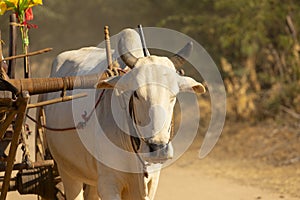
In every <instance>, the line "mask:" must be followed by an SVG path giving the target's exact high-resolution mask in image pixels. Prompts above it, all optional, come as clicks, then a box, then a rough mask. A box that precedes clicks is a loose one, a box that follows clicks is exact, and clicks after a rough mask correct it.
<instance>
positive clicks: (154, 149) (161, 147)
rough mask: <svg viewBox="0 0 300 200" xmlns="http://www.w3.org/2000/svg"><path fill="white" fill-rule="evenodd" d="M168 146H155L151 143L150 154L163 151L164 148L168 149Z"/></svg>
mask: <svg viewBox="0 0 300 200" xmlns="http://www.w3.org/2000/svg"><path fill="white" fill-rule="evenodd" d="M166 146H167V144H165V145H164V144H154V143H151V144H149V150H150V152H155V151H158V150H160V149H163V148H166Z"/></svg>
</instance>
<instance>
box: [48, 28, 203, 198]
mask: <svg viewBox="0 0 300 200" xmlns="http://www.w3.org/2000/svg"><path fill="white" fill-rule="evenodd" d="M120 38H121V39H120V42H119V45H120V44H121V46H125V47H126V49H132V48H134V49H137V48H138V49H140V50H138V51H135V52H133V54H134V55H133V54H131V53H129V52H128V53H125V54H124V55H123V56H121V58H122V60H123V61H124V63H125V64H126V65H127V66H129V67H130V68H132V70H131V71H129V72H128V73H127V74H125V75H124V76H122V78H120V77H114V78H111V79H109V80H108V81H107V82H106V84H100V85H98V86H99V87H106V88H114V87H116V88H117V89H116V90H106V91H105V93H104V95H103V97H102V99H101V102H100V104H99V106H98V107H97V109H96V116H97V118H98V119H97V120H98V121H97V122H98V123H99V124H100V126H101V128H102V130H103V131H100V130H93V131H89V130H91V127H92V128H93V124H91V125H87V126H89V128H87V129H82V131H81V132H79V133H77V132H76V131H66V132H61V133H57V132H52V131H47V134H46V135H47V141H48V145H49V148H50V151H51V153H52V155H53V157H54V159H55V160H56V162H57V165H58V170H59V173H60V175H61V177H62V180H63V184H64V187H65V192H66V196H67V199H69V200H71V199H83V189H82V186H83V183H85V184H87V185H89V187H88V189H89V192H88V195H89V196H88V197H87V199H97V198H98V197H97V194H98V195H99V197H100V198H101V199H102V200H121V199H128V200H139V199H141V200H146V199H147V200H149V199H153V198H154V194H155V191H156V188H157V184H158V178H159V173H160V171H159V170H158V171H150V172H149V176H148V177H146V175H145V173H144V171H143V170H140V171H137V169H144V166H143V164H142V162H141V160H143V161H145V162H147V163H148V165H149V166H148V168H149V167H151V165H155V163H163V162H165V161H166V160H167V159H170V158H171V157H172V154H173V152H172V146H171V143H170V142H169V140H170V131H171V130H170V126H171V121H172V114H173V108H174V104H175V101H176V94H177V93H178V92H180V91H187V90H190V91H192V90H193V91H195V92H197V93H203V92H204V91H205V89H204V87H203V86H202V85H201V84H200V83H198V82H196V81H195V80H193V79H191V78H189V77H183V76H179V75H178V74H177V73H176V69H175V66H174V64H173V63H176V64H182V59H180V57H179V56H175V57H174V58H173V60H172V61H173V62H172V61H171V60H170V59H168V58H166V57H157V56H150V57H143V53H142V50H141V44H140V42H139V36H138V35H137V33H136V32H135V31H134V30H131V29H126V30H124V31H123V32H122V34H121V36H120ZM119 49H121V50H120V51H122V52H124V49H123V50H122V48H120V47H119ZM104 52H105V51H104V50H103V49H99V48H84V49H80V50H75V51H69V52H65V53H62V54H60V55H59V56H58V57H57V58H56V60H55V61H54V65H53V68H52V72H51V76H53V77H55V76H59V77H62V76H70V75H77V74H80V75H83V74H88V73H95V72H97V71H99V66H100V68H101V63H102V69H103V67H106V66H105V63H106V62H105V53H104ZM181 53H184V52H181ZM136 57H138V58H136ZM119 80H120V81H119ZM118 81H119V82H120V84H119V83H117V82H118ZM116 83H117V84H116ZM156 83H157V84H156ZM75 92H76V91H75ZM128 94H129V95H128ZM57 95H58V94H48V95H45V96H44V98H45V97H46V98H48V99H49V98H53V97H55V96H57ZM126 95H127V96H126ZM126 97H127V100H124V99H126ZM128 97H129V98H128ZM113 98H115V99H117V101H113ZM76 101H77V103H76V110H79V113H83V111H84V110H85V108H86V107H90V108H92V107H93V105H88V106H86V105H85V104H86V102H85V99H84V98H83V99H80V100H76ZM118 102H119V103H120V104H123V103H124V102H125V103H124V105H114V106H115V107H118V108H119V110H118V111H117V112H119V114H120V116H122V119H123V121H124V122H125V123H128V124H127V127H128V131H129V132H131V134H132V135H136V136H138V137H139V139H133V140H132V137H131V136H130V135H129V134H127V133H124V131H122V130H121V129H120V128H119V126H120V124H117V123H116V122H115V121H114V118H113V112H112V107H111V104H118ZM122 102H123V103H122ZM128 102H130V103H128ZM123 117H125V118H126V119H125V120H124V118H123ZM131 117H132V118H133V120H132V118H131ZM46 118H47V125H48V126H50V127H57V128H64V127H70V126H74V125H75V124H74V116H73V114H72V104H71V103H70V102H68V103H60V104H56V105H52V106H48V107H47V108H46ZM122 119H121V120H122ZM133 121H134V122H133ZM92 123H95V121H94V122H92ZM121 126H122V125H121ZM125 126H126V125H125ZM95 127H96V126H94V129H95ZM92 132H95V133H96V134H102V135H105V137H107V138H109V140H110V141H112V142H113V143H114V144H115V145H116V146H118V147H119V148H122V149H124V150H125V151H127V152H132V154H133V155H134V156H133V157H130V159H128V157H124V156H123V155H119V154H117V153H114V150H113V149H110V148H107V145H106V143H105V144H104V143H103V141H99V144H98V145H97V148H98V149H99V150H100V151H101V152H104V153H103V154H106V155H105V156H106V157H109V156H111V157H112V160H113V162H114V161H116V162H117V163H118V164H117V165H119V166H120V169H121V170H118V169H114V168H112V167H110V165H108V166H107V163H103V162H100V161H99V160H98V159H96V158H95V157H94V156H93V155H92V154H91V151H90V150H89V149H88V148H87V147H86V146H85V145H84V144H83V143H82V140H81V139H80V136H79V134H84V135H90V134H91V135H92V134H94V133H92ZM101 142H102V143H101ZM136 151H138V152H142V153H144V154H141V156H138V154H135V153H136ZM107 154H108V155H107ZM105 156H104V157H105ZM121 165H122V166H121ZM123 165H124V166H125V167H123ZM125 168H126V170H124V171H123V170H122V169H125ZM131 168H132V172H131V171H130V170H131ZM136 172H139V173H136Z"/></svg>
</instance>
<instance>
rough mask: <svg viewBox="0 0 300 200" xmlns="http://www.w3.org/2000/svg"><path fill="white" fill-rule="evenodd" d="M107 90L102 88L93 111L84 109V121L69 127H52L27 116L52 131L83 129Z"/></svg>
mask: <svg viewBox="0 0 300 200" xmlns="http://www.w3.org/2000/svg"><path fill="white" fill-rule="evenodd" d="M104 92H105V90H102V92H101V94H100V95H99V97H98V99H97V101H96V103H95V105H94V107H93V109H92V110H91V112H90V113H89V114H87V112H86V111H84V113H83V114H82V115H81V117H82V118H83V121H81V122H79V123H78V124H77V126H72V127H67V128H52V127H49V126H46V125H43V124H41V123H40V122H39V121H37V120H36V119H34V118H33V117H31V116H30V115H28V114H26V117H28V118H29V119H30V120H31V121H33V122H34V123H36V124H37V125H39V126H40V127H42V128H45V129H47V130H50V131H56V132H62V131H70V130H76V129H83V128H84V127H85V126H86V124H87V123H88V122H89V121H90V119H91V116H92V114H93V112H94V111H95V110H96V108H97V107H98V106H99V104H100V102H101V100H102V98H103V95H104Z"/></svg>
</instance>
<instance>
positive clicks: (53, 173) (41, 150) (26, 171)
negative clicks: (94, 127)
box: [0, 18, 111, 200]
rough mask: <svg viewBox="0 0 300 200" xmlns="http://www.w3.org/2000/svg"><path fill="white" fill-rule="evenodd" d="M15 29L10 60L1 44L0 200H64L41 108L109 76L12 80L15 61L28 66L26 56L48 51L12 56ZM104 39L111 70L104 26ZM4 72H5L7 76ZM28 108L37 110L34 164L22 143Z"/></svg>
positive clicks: (106, 29)
mask: <svg viewBox="0 0 300 200" xmlns="http://www.w3.org/2000/svg"><path fill="white" fill-rule="evenodd" d="M14 20H15V19H14V18H11V21H14ZM14 28H15V27H13V26H12V27H11V31H10V32H11V36H10V38H11V40H10V41H11V42H10V50H9V52H10V57H7V58H6V59H3V56H2V50H1V45H0V171H1V172H4V176H3V177H0V187H1V195H0V200H4V199H6V196H7V192H9V191H16V190H17V191H18V192H19V193H20V194H36V195H38V199H65V197H64V193H63V187H62V183H61V180H60V177H59V174H58V171H57V169H56V166H55V162H54V160H53V159H52V157H51V154H50V152H49V149H48V148H47V142H46V140H45V127H46V124H45V123H46V120H45V112H44V106H46V105H49V104H53V103H58V102H64V101H70V100H73V99H75V98H81V97H84V96H86V94H77V95H74V96H66V95H65V94H66V92H65V91H66V90H73V89H79V88H80V89H84V88H94V86H95V85H96V83H99V81H103V80H104V79H106V78H107V76H108V75H107V74H102V75H98V74H93V75H86V76H77V77H63V78H22V79H14V77H15V75H14V71H15V68H14V65H15V59H16V58H25V59H24V65H28V64H27V60H28V59H27V57H28V56H32V55H36V54H40V53H42V52H46V51H49V49H45V50H42V51H38V52H32V53H27V54H26V55H18V56H15V50H14V49H15V38H16V30H14ZM0 39H1V35H0ZM105 39H106V41H107V60H108V63H109V67H110V64H111V55H110V45H109V35H108V28H107V27H105ZM4 60H6V61H9V67H8V68H7V69H6V67H4V66H3V65H1V63H2V64H3V61H4ZM25 68H27V69H28V68H29V67H28V66H26V67H24V69H25ZM108 70H110V68H108ZM6 72H8V75H7V73H6ZM24 74H25V73H24ZM27 76H28V74H27ZM75 80H76V81H75ZM78 80H79V81H78ZM58 91H61V92H62V95H61V97H60V98H56V99H51V100H47V101H43V102H38V103H35V104H33V103H30V97H31V95H36V94H44V93H49V92H58ZM31 108H37V116H36V119H32V120H34V121H35V124H36V126H35V131H36V134H35V154H36V155H35V157H36V160H35V161H31V160H30V159H29V155H28V148H27V144H26V143H25V138H26V137H27V136H28V134H29V133H30V129H29V128H28V126H27V125H26V124H25V123H24V122H25V119H26V117H29V115H28V114H27V112H28V110H29V109H31ZM20 144H21V146H22V151H23V152H22V153H23V156H22V162H21V163H15V157H16V153H17V148H18V146H20ZM7 149H9V152H8V154H5V150H7ZM13 171H17V175H16V176H14V177H12V172H13Z"/></svg>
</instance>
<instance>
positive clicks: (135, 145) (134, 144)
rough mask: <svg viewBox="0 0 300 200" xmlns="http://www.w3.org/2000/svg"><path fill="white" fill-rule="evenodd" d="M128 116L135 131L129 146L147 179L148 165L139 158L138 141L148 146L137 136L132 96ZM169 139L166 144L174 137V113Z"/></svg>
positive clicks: (139, 143)
mask: <svg viewBox="0 0 300 200" xmlns="http://www.w3.org/2000/svg"><path fill="white" fill-rule="evenodd" d="M129 115H130V117H131V119H132V125H133V127H134V131H135V136H132V135H130V141H131V146H132V148H133V151H134V153H135V154H136V156H137V157H138V159H139V161H140V163H141V164H142V166H143V172H144V176H145V177H146V178H148V177H149V174H148V172H147V166H148V163H147V162H146V161H144V160H143V158H142V157H141V155H140V154H139V152H138V150H139V148H140V145H141V141H140V140H143V142H145V143H146V144H147V145H148V146H149V143H148V142H147V141H146V140H145V139H144V138H143V137H142V136H141V135H139V134H138V130H137V127H136V125H135V124H136V117H135V112H134V105H133V95H132V96H131V97H130V100H129ZM170 129H171V130H170V139H169V141H168V144H169V143H170V142H171V141H172V139H173V137H174V136H175V134H174V132H175V131H174V130H175V129H174V113H173V115H172V121H171V124H170Z"/></svg>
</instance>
